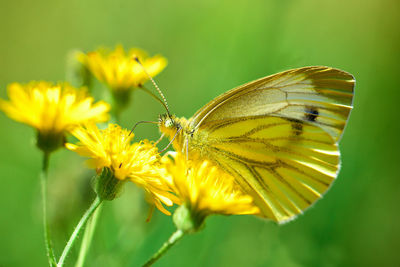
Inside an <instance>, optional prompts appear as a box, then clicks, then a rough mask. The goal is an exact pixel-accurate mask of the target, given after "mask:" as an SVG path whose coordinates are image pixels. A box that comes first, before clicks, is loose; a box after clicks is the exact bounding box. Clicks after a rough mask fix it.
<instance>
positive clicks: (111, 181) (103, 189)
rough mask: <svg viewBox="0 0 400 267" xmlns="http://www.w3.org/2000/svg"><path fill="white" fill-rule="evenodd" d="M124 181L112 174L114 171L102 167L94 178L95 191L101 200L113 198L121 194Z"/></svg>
mask: <svg viewBox="0 0 400 267" xmlns="http://www.w3.org/2000/svg"><path fill="white" fill-rule="evenodd" d="M124 184H125V181H123V180H120V179H118V178H116V177H115V176H114V172H113V171H112V170H111V169H110V168H107V167H104V168H103V170H102V171H101V173H100V174H99V175H97V177H96V180H95V191H96V193H97V196H98V197H99V198H100V199H101V200H113V199H115V198H117V197H119V195H120V194H121V189H122V186H123V185H124Z"/></svg>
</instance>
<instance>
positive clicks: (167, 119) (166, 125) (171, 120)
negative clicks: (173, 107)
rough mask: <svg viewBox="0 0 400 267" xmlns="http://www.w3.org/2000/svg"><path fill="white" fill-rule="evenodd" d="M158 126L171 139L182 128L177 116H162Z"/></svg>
mask: <svg viewBox="0 0 400 267" xmlns="http://www.w3.org/2000/svg"><path fill="white" fill-rule="evenodd" d="M158 126H159V128H160V131H161V132H162V133H164V134H166V135H168V136H170V137H172V136H174V135H175V133H176V132H177V131H178V130H179V129H181V128H182V127H181V125H180V123H179V122H178V120H177V118H176V117H175V115H169V114H161V115H160V117H159V119H158Z"/></svg>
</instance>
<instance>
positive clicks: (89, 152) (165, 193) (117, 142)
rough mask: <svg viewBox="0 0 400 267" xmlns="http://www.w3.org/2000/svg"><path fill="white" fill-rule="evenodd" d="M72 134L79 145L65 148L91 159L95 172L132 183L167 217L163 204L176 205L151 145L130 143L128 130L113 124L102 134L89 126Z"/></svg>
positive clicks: (176, 200)
mask: <svg viewBox="0 0 400 267" xmlns="http://www.w3.org/2000/svg"><path fill="white" fill-rule="evenodd" d="M72 134H73V135H74V136H75V137H76V138H78V139H79V141H80V142H79V143H78V144H77V145H74V144H70V143H67V144H66V147H67V148H68V149H70V150H72V151H75V152H77V153H78V154H80V155H82V156H85V157H90V158H91V159H89V160H88V164H89V166H90V167H92V168H95V169H97V170H102V169H104V168H108V169H110V170H111V172H112V174H113V177H115V178H116V179H118V180H121V181H126V180H129V181H132V182H134V183H135V184H137V185H138V186H140V187H142V188H143V189H144V190H145V192H146V194H147V199H148V200H149V202H151V203H153V204H154V205H155V206H156V207H157V208H158V209H159V210H160V211H162V212H163V213H165V214H167V215H169V214H170V213H169V212H168V211H167V210H166V209H165V208H164V207H163V205H162V203H163V204H165V205H167V206H172V205H173V203H174V202H179V200H178V199H177V197H176V196H175V195H174V194H172V193H171V187H170V185H169V184H168V183H167V181H166V180H165V179H164V178H163V174H164V172H165V171H164V169H163V168H162V167H161V164H160V156H159V154H158V149H157V147H156V146H155V145H154V144H153V143H151V142H149V141H148V140H143V141H141V142H139V143H132V142H131V141H132V139H133V137H134V135H133V133H132V134H129V131H128V130H125V129H121V127H120V126H118V125H116V124H109V125H108V127H107V128H106V129H104V130H99V129H98V128H97V126H95V125H94V124H88V125H86V127H85V128H84V127H79V128H76V129H75V130H74V131H72Z"/></svg>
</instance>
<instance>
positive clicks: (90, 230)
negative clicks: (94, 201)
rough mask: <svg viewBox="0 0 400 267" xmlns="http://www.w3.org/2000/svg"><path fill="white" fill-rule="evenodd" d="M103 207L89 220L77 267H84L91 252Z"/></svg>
mask: <svg viewBox="0 0 400 267" xmlns="http://www.w3.org/2000/svg"><path fill="white" fill-rule="evenodd" d="M101 207H102V206H100V207H99V208H97V210H96V211H95V212H94V214H93V217H92V218H91V219H90V220H89V222H88V225H87V226H86V229H85V233H84V234H83V240H82V244H81V248H80V250H79V256H78V260H77V262H76V264H75V267H82V266H83V264H84V263H85V259H86V255H87V252H88V251H89V247H90V244H91V242H92V239H93V234H94V230H95V229H96V225H97V221H98V218H99V216H100V212H101Z"/></svg>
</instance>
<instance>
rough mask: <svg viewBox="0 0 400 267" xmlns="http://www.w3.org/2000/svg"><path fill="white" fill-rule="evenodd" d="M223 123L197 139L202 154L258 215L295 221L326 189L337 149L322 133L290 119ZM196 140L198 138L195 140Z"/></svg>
mask: <svg viewBox="0 0 400 267" xmlns="http://www.w3.org/2000/svg"><path fill="white" fill-rule="evenodd" d="M242 118H243V119H228V120H225V123H224V124H220V125H218V126H217V125H215V126H214V127H212V128H209V129H207V131H206V132H204V131H202V132H199V135H200V136H207V142H206V143H204V142H202V141H200V140H201V139H202V138H201V137H200V136H196V135H195V136H194V139H193V142H194V143H196V142H198V141H200V142H198V143H197V144H193V145H195V146H197V145H199V144H200V143H202V149H201V155H202V156H203V157H206V158H208V159H210V160H212V161H214V162H215V163H216V164H218V165H219V166H220V167H221V168H223V169H224V170H225V171H227V172H228V173H230V174H231V175H233V176H234V177H235V178H236V180H237V182H238V183H239V184H240V185H241V186H242V188H243V189H244V190H245V191H246V192H248V193H249V194H250V195H252V196H253V198H254V201H255V203H256V204H257V206H258V207H259V208H260V210H261V216H263V217H267V218H270V219H273V220H275V221H277V222H280V223H282V222H285V221H288V220H290V219H292V218H294V217H295V216H296V215H297V214H299V213H301V212H302V211H303V210H304V209H306V208H307V207H309V206H310V205H311V204H313V203H314V202H315V201H316V200H317V199H319V198H320V197H321V195H322V194H323V193H324V192H325V191H326V190H327V189H328V188H329V186H330V184H331V183H332V182H333V181H334V180H335V178H336V175H337V172H338V170H339V163H340V162H339V150H338V147H337V144H336V142H335V141H334V140H333V138H332V137H331V136H330V135H329V134H328V133H327V132H326V131H324V130H323V129H322V128H320V127H317V126H314V125H312V124H310V123H304V122H301V121H296V120H293V119H286V118H279V117H270V116H256V117H242ZM199 138H200V139H199Z"/></svg>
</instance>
